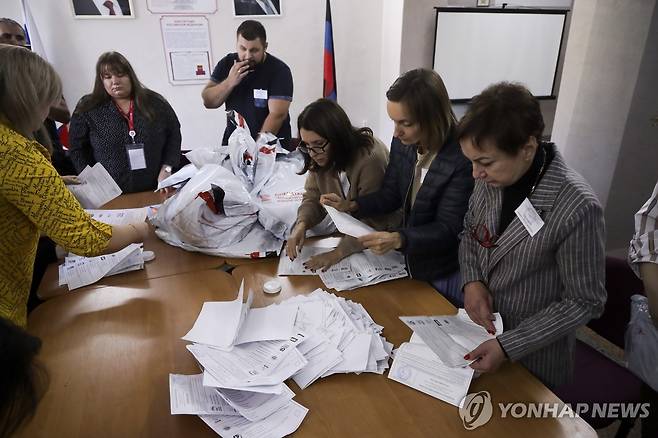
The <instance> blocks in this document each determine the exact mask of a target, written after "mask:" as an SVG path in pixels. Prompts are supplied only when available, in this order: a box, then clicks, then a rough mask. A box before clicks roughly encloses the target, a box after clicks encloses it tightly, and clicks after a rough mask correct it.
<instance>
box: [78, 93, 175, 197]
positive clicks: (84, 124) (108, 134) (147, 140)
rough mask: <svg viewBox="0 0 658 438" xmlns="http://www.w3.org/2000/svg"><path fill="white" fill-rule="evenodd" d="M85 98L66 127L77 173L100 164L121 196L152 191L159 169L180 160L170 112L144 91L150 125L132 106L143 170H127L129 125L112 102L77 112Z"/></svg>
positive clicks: (154, 95)
mask: <svg viewBox="0 0 658 438" xmlns="http://www.w3.org/2000/svg"><path fill="white" fill-rule="evenodd" d="M86 98H88V96H84V97H83V98H82V99H80V102H78V106H77V108H76V110H75V111H74V113H73V116H72V117H71V122H70V127H69V142H70V151H69V154H70V157H71V160H72V161H73V165H74V166H75V168H76V170H77V172H78V173H80V172H81V171H82V170H83V169H84V168H85V166H93V165H94V164H96V163H97V162H99V163H101V164H102V165H103V167H105V169H107V171H108V172H109V174H110V175H112V178H114V180H115V181H116V182H117V184H118V185H119V187H121V190H123V192H124V193H132V192H142V191H145V190H153V189H155V188H156V187H157V185H158V174H159V173H160V169H161V168H162V166H164V165H170V166H172V167H173V166H176V165H178V162H179V160H180V150H181V133H180V123H179V122H178V118H177V117H176V113H175V112H174V110H173V108H172V107H171V106H170V105H169V103H168V102H167V101H166V100H164V98H162V97H160V96H159V95H157V94H156V93H153V92H151V91H147V98H148V99H149V102H150V103H151V106H152V108H153V109H154V112H155V117H154V119H153V120H152V121H149V120H148V119H147V118H146V116H145V115H144V114H143V113H142V112H141V111H140V109H139V107H137V105H136V106H135V109H134V123H135V131H136V136H135V142H137V143H143V144H144V155H145V158H146V168H145V169H140V170H130V161H129V159H128V152H127V151H126V145H127V144H130V143H132V140H131V138H130V136H129V135H128V122H127V121H126V119H125V118H124V117H123V116H122V115H121V113H120V112H119V110H118V109H117V107H116V105H115V104H114V103H113V102H112V101H111V100H110V101H107V102H105V103H103V104H101V105H99V106H97V107H96V108H93V109H91V110H89V111H85V112H80V111H79V110H78V108H80V103H81V102H83V101H84V99H86Z"/></svg>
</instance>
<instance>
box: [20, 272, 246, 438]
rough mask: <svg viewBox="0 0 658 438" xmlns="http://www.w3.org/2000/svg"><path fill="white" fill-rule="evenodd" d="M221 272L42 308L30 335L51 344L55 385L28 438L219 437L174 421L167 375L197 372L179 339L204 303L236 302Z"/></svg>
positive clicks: (193, 422) (48, 359) (199, 425)
mask: <svg viewBox="0 0 658 438" xmlns="http://www.w3.org/2000/svg"><path fill="white" fill-rule="evenodd" d="M236 294H237V285H236V284H235V281H234V280H233V278H232V277H231V276H230V275H229V274H227V273H225V272H222V271H217V270H212V271H201V272H191V273H186V274H181V275H176V276H171V277H164V278H157V279H151V280H141V281H136V282H134V283H132V284H131V285H129V286H123V287H111V286H109V287H103V288H99V289H93V290H87V291H84V292H80V293H75V294H70V295H66V296H63V297H60V298H58V299H56V300H50V301H47V302H45V303H43V304H41V305H40V306H39V307H38V308H37V309H35V310H34V311H33V312H32V313H31V314H30V316H29V322H28V327H29V331H30V332H31V333H33V334H35V335H37V336H39V337H40V338H41V339H42V341H43V347H42V351H41V354H40V359H41V360H42V362H43V363H44V364H45V365H46V367H47V369H48V371H49V374H50V388H49V390H48V392H47V393H46V395H45V397H44V398H43V400H42V402H41V404H40V405H39V408H38V410H37V414H36V416H35V418H34V419H33V420H32V421H31V422H30V424H29V425H28V427H27V428H26V429H25V430H24V431H23V432H22V433H21V434H20V435H19V436H22V437H44V438H50V437H66V438H73V437H80V438H87V437H95V438H100V437H188V436H191V437H212V436H216V435H215V434H214V432H212V430H210V429H209V428H208V427H207V426H206V425H205V424H204V423H203V422H202V421H201V420H200V419H199V418H197V417H195V416H188V415H179V416H172V415H170V414H169V413H170V409H169V373H183V374H196V373H198V372H199V368H198V367H197V366H196V362H195V361H194V358H193V357H192V355H191V354H190V353H189V352H188V351H187V349H186V348H185V345H186V344H187V342H185V341H182V340H181V339H180V337H181V336H183V335H185V333H187V331H188V330H189V329H190V328H191V327H192V324H193V323H194V321H195V320H196V318H197V316H198V314H199V312H200V311H201V306H202V304H203V302H204V301H213V300H228V299H235V296H236Z"/></svg>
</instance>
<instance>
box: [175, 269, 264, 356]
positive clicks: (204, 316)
mask: <svg viewBox="0 0 658 438" xmlns="http://www.w3.org/2000/svg"><path fill="white" fill-rule="evenodd" d="M243 294H244V281H243V282H242V284H241V285H240V290H239V291H238V296H237V298H236V299H235V300H233V301H208V302H205V303H203V307H202V308H201V313H199V316H198V317H197V319H196V321H195V322H194V326H193V327H192V329H191V330H190V331H189V332H187V334H186V335H185V336H183V338H182V339H183V340H185V341H190V342H196V343H198V344H205V345H212V346H215V347H218V348H222V349H228V348H230V347H231V346H232V345H233V343H234V342H235V338H236V336H237V335H238V331H239V329H240V324H241V323H242V321H243V319H244V314H245V313H246V311H247V310H248V308H249V305H251V300H252V299H253V296H252V294H251V293H249V298H248V299H247V303H246V304H245V303H243V302H242V298H243Z"/></svg>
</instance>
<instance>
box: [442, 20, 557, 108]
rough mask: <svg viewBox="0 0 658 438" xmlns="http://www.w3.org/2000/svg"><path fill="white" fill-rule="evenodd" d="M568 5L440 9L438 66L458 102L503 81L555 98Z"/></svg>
mask: <svg viewBox="0 0 658 438" xmlns="http://www.w3.org/2000/svg"><path fill="white" fill-rule="evenodd" d="M566 12H567V11H566V10H545V9H541V10H539V9H535V10H528V9H482V10H476V9H473V8H463V9H462V8H460V9H457V10H456V9H455V8H436V36H435V41H434V43H435V44H434V63H433V65H434V70H436V71H437V72H438V73H439V75H441V77H442V78H443V81H444V82H445V85H446V88H447V89H448V95H449V96H450V99H451V100H453V101H465V100H469V99H471V98H472V97H473V96H476V95H477V94H479V93H480V92H481V91H482V90H484V89H485V88H486V87H487V86H489V85H491V84H494V83H496V82H500V81H510V82H520V83H522V84H524V85H525V86H526V87H528V89H529V90H530V91H531V92H532V94H533V95H535V96H536V97H539V98H550V97H554V86H555V77H556V72H557V65H558V60H559V57H560V45H561V42H562V35H563V32H564V24H565V19H566Z"/></svg>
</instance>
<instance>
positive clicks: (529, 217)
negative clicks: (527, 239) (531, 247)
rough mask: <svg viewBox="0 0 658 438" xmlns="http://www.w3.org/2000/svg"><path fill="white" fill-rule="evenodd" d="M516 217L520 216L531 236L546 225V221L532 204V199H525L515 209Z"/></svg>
mask: <svg viewBox="0 0 658 438" xmlns="http://www.w3.org/2000/svg"><path fill="white" fill-rule="evenodd" d="M514 213H516V217H518V218H519V220H520V221H521V223H522V224H523V226H524V227H525V229H526V230H527V231H528V234H530V236H532V237H534V235H535V234H537V232H538V231H539V230H541V228H542V227H543V226H544V221H543V220H542V219H541V217H539V214H538V213H537V210H535V207H533V206H532V204H531V203H530V200H529V199H528V198H525V200H524V201H523V202H522V203H521V205H519V208H517V209H516V210H514Z"/></svg>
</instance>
